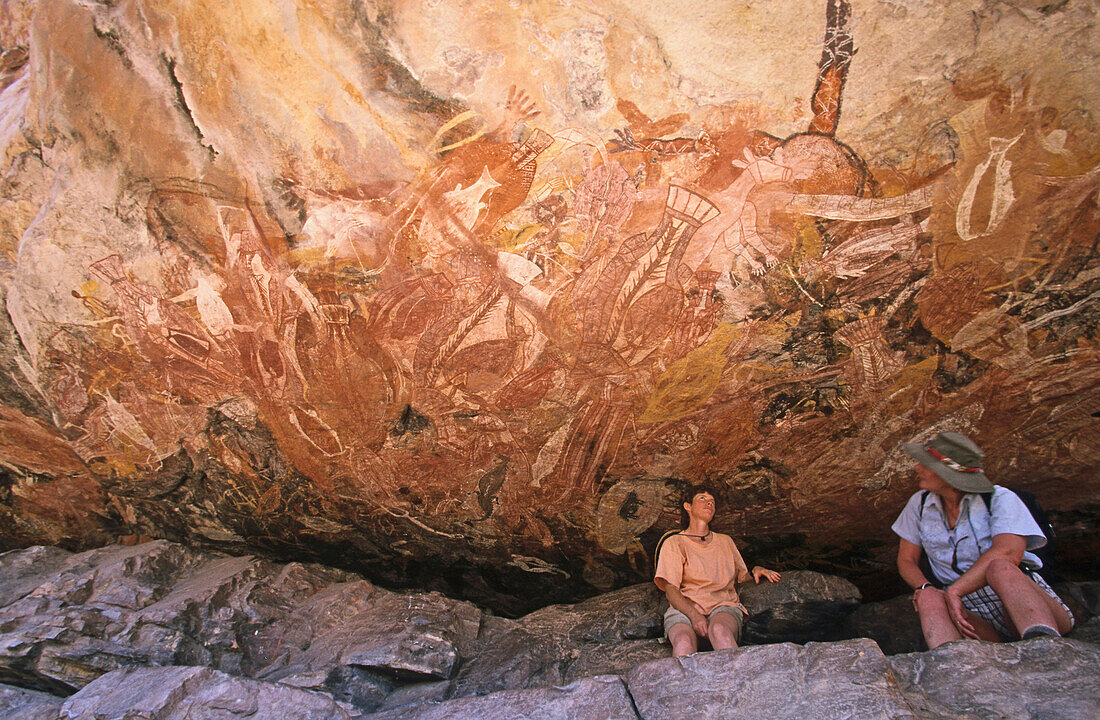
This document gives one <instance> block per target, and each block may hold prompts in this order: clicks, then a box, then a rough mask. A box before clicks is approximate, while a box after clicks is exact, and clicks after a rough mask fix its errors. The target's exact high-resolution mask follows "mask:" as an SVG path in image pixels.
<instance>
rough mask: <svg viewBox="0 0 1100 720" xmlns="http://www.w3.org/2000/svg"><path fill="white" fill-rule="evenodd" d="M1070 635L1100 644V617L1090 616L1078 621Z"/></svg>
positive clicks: (1076, 638)
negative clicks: (1083, 620)
mask: <svg viewBox="0 0 1100 720" xmlns="http://www.w3.org/2000/svg"><path fill="white" fill-rule="evenodd" d="M1068 637H1070V638H1072V639H1074V640H1080V641H1081V642H1088V643H1094V644H1098V645H1100V617H1094V618H1089V619H1088V620H1086V621H1085V622H1080V621H1078V622H1077V625H1075V626H1074V628H1073V630H1072V631H1071V632H1070V634H1069V636H1068Z"/></svg>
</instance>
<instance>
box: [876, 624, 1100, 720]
mask: <svg viewBox="0 0 1100 720" xmlns="http://www.w3.org/2000/svg"><path fill="white" fill-rule="evenodd" d="M890 665H891V666H892V667H893V668H894V674H895V675H896V676H897V678H898V681H899V683H900V687H901V690H902V692H903V693H904V694H905V697H906V698H907V699H908V700H909V703H910V705H911V706H912V707H913V709H914V710H916V711H917V712H918V713H920V715H921V717H924V718H928V720H988V719H989V718H997V720H1054V719H1057V720H1094V719H1095V718H1096V717H1097V712H1098V709H1100V671H1098V668H1100V647H1098V646H1096V645H1091V644H1088V643H1083V642H1078V641H1076V640H1067V639H1065V638H1037V639H1034V640H1022V641H1020V642H1014V643H986V642H980V641H977V640H957V641H955V642H950V643H947V644H946V645H941V646H940V647H938V648H936V649H935V650H931V651H929V652H923V653H912V654H908V655H895V656H894V657H892V658H890Z"/></svg>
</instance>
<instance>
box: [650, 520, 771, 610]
mask: <svg viewBox="0 0 1100 720" xmlns="http://www.w3.org/2000/svg"><path fill="white" fill-rule="evenodd" d="M750 577H751V575H750V574H749V568H748V566H746V565H745V561H744V560H743V559H742V558H741V553H740V552H738V551H737V546H736V545H735V544H734V543H733V538H731V537H730V536H729V535H723V534H722V533H714V537H712V538H711V539H710V542H708V543H706V544H705V545H704V544H702V543H699V542H696V541H694V540H691V539H689V538H686V537H684V536H683V535H673V536H671V537H670V538H669V539H668V540H665V543H664V545H662V546H661V556H660V557H659V558H657V574H656V576H655V578H654V579H655V580H656V579H657V578H660V579H662V580H664V581H665V582H667V583H668V584H669V585H672V586H674V587H678V588H680V592H681V593H682V594H683V596H684V597H686V598H687V599H688V600H691V601H692V602H694V603H695V604H696V605H698V606H699V609H700V611H702V613H703V614H704V615H709V614H710V612H711V611H712V610H714V608H716V607H719V606H721V605H732V606H740V604H741V601H740V598H738V596H737V588H736V585H737V583H739V582H744V581H745V580H748V579H749V578H750Z"/></svg>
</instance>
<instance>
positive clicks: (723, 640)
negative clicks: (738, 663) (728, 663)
mask: <svg viewBox="0 0 1100 720" xmlns="http://www.w3.org/2000/svg"><path fill="white" fill-rule="evenodd" d="M707 639H709V640H710V642H711V644H712V645H736V644H737V633H735V632H734V631H733V630H732V629H731V628H730V627H729V626H727V625H726V624H725V623H719V622H713V623H711V624H710V628H709V629H708V631H707Z"/></svg>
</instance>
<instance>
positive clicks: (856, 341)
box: [0, 0, 1100, 677]
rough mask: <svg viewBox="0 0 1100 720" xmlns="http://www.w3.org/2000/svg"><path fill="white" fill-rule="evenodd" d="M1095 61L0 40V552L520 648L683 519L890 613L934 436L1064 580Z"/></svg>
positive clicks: (294, 19) (1098, 462)
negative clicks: (547, 618)
mask: <svg viewBox="0 0 1100 720" xmlns="http://www.w3.org/2000/svg"><path fill="white" fill-rule="evenodd" d="M1097 48H1100V21H1098V19H1097V16H1096V13H1095V9H1094V7H1093V6H1092V5H1091V4H1090V3H1087V2H1076V1H1072V0H1071V1H1070V2H1053V3H1048V2H1043V3H1040V2H1031V1H1021V2H1013V3H1009V4H1007V5H1006V4H1004V3H1000V4H993V5H990V4H989V3H983V2H979V1H978V0H950V1H947V2H936V3H923V4H918V5H914V4H912V3H903V4H899V3H853V2H850V0H798V1H797V2H787V3H765V2H748V3H742V4H740V5H738V6H737V7H736V8H730V7H727V6H726V5H723V4H715V5H706V4H704V5H702V6H700V5H699V4H698V3H684V2H671V3H670V2H635V3H627V4H623V3H607V2H596V1H593V2H585V3H574V4H571V5H569V6H568V7H560V4H558V3H515V2H507V1H506V0H484V1H481V2H467V1H466V0H423V1H421V0H417V1H414V2H394V1H393V0H376V1H371V2H363V1H360V0H331V1H329V2H325V3H321V4H317V3H314V2H308V1H307V0H249V2H236V3H229V4H217V3H193V2H189V1H187V0H169V1H161V0H158V1H157V2H152V1H151V0H118V1H117V2H110V3H88V2H82V1H79V0H17V1H15V2H6V3H4V4H3V6H2V8H0V252H2V257H0V300H2V302H3V309H4V312H2V313H0V547H3V548H5V549H8V548H14V547H25V546H29V545H33V544H48V545H61V546H64V547H67V548H69V549H73V550H82V549H86V548H89V547H93V546H97V545H100V544H103V543H105V542H108V541H112V540H115V539H118V538H120V537H125V536H149V537H159V538H166V539H170V540H174V541H180V542H183V543H185V544H187V545H189V546H192V547H198V546H203V547H205V548H207V549H215V550H219V551H222V552H228V553H231V554H236V555H244V554H252V555H254V556H256V557H265V558H267V559H268V560H271V559H277V558H287V557H294V558H297V559H299V560H324V561H326V562H327V563H328V564H332V565H340V566H342V567H345V568H348V569H353V570H356V571H359V572H362V573H364V574H365V575H366V576H367V577H369V578H370V579H371V581H372V582H377V583H380V584H389V585H393V586H398V585H399V586H402V587H421V588H428V589H433V590H437V591H441V592H445V593H446V594H448V595H449V596H451V597H462V598H465V599H469V600H474V601H478V602H480V603H482V604H483V605H488V606H491V607H493V608H495V609H496V610H498V611H499V612H500V613H502V614H507V615H511V616H519V615H522V614H525V613H528V612H530V611H531V610H534V609H536V608H537V607H541V606H544V605H547V604H551V603H565V602H575V601H577V600H580V599H583V598H585V597H590V596H592V595H594V594H596V593H598V592H603V591H607V590H611V589H614V588H619V587H624V586H627V585H630V584H633V583H638V582H642V581H644V580H647V579H648V576H649V569H650V567H651V561H652V558H651V557H650V554H651V552H652V548H653V545H654V543H655V541H656V539H657V538H658V537H659V536H660V534H661V533H662V532H663V531H664V530H666V529H669V528H671V527H674V526H675V525H676V523H677V515H678V511H679V505H678V498H677V495H678V493H679V492H680V491H681V490H682V489H684V488H685V487H686V486H688V485H689V484H690V483H693V482H698V481H707V482H710V483H711V484H712V485H713V486H714V493H715V494H716V496H717V498H718V501H719V505H720V508H719V515H718V518H717V521H716V523H715V528H716V529H717V530H721V531H725V532H728V533H730V534H731V535H733V536H734V537H736V538H738V541H739V542H740V543H742V545H743V546H744V547H745V548H749V549H752V550H753V551H754V552H756V555H757V556H754V557H753V558H751V560H752V561H754V562H762V563H764V564H768V565H772V566H776V567H778V568H779V569H781V570H785V569H796V568H798V569H804V568H812V569H824V568H844V569H845V570H844V572H845V574H847V575H849V576H850V578H849V579H854V580H858V581H859V583H860V584H861V586H862V587H863V588H864V589H865V590H867V589H869V588H872V589H874V588H881V594H882V596H883V597H885V596H888V595H890V594H891V593H892V590H893V589H892V588H889V587H887V586H886V584H885V583H884V582H882V580H883V578H884V576H885V575H887V574H889V575H892V573H891V572H889V570H887V571H884V570H883V569H882V568H883V567H884V564H883V561H884V560H888V559H889V557H890V555H891V553H892V550H893V547H894V543H895V540H894V538H892V537H891V535H890V533H889V530H888V528H889V524H890V520H891V519H892V518H893V517H894V516H895V515H896V513H897V512H898V510H899V509H900V508H901V506H902V504H903V502H904V501H905V499H906V498H907V496H908V495H909V494H910V493H911V492H913V490H914V489H915V488H914V485H913V482H912V481H911V479H910V477H909V476H910V474H911V465H912V464H911V462H910V461H909V460H907V458H906V456H905V455H904V454H903V453H902V452H901V451H900V450H899V448H898V444H899V442H901V441H905V440H910V439H912V438H914V437H916V438H921V439H924V438H928V437H930V436H932V435H933V434H934V433H935V432H937V431H940V430H958V431H962V432H965V433H967V434H969V435H971V436H972V437H973V438H974V439H975V440H976V441H977V442H978V443H979V444H980V445H982V446H983V447H985V448H986V449H988V450H989V451H990V452H989V455H988V458H987V469H988V472H989V474H990V475H991V477H993V478H994V479H995V480H998V481H1002V482H1005V483H1007V484H1011V485H1014V486H1017V487H1021V488H1024V489H1029V490H1032V491H1034V492H1035V493H1036V494H1037V495H1038V496H1039V497H1040V499H1041V500H1042V501H1043V502H1044V504H1045V505H1046V506H1047V507H1048V508H1049V509H1051V510H1052V511H1053V516H1054V520H1055V525H1056V526H1058V527H1059V529H1060V530H1062V533H1061V536H1062V538H1063V540H1064V542H1063V544H1062V548H1063V549H1064V553H1065V560H1066V562H1067V563H1068V564H1069V567H1077V568H1078V569H1081V568H1084V567H1093V568H1094V567H1095V563H1096V560H1095V558H1096V557H1100V546H1098V545H1097V543H1098V541H1097V540H1096V538H1097V537H1100V533H1097V532H1096V529H1097V522H1096V516H1095V507H1096V504H1097V502H1098V498H1100V486H1098V485H1097V483H1096V480H1095V473H1094V469H1095V468H1096V467H1098V466H1100V440H1098V438H1100V433H1097V431H1096V427H1097V418H1096V413H1097V412H1098V410H1100V409H1098V408H1097V407H1096V405H1095V402H1094V401H1093V400H1092V398H1095V397H1096V395H1097V391H1098V389H1100V362H1098V352H1100V351H1098V346H1097V342H1098V339H1097V327H1098V325H1100V323H1098V322H1097V320H1098V312H1100V311H1098V308H1100V302H1098V298H1100V295H1098V293H1100V274H1098V267H1100V260H1098V256H1097V251H1096V240H1095V239H1096V235H1097V200H1096V198H1097V190H1098V187H1100V179H1098V178H1100V175H1098V174H1097V171H1096V170H1097V158H1098V157H1100V154H1098V148H1100V134H1098V132H1097V129H1096V122H1095V119H1096V116H1097V115H1098V113H1100V95H1098V94H1097V92H1096V88H1097V87H1100V63H1097V62H1096V60H1097ZM886 567H888V564H887V565H886ZM209 571H210V572H222V573H224V582H225V583H227V587H232V586H234V584H235V583H241V582H244V583H247V577H248V574H249V572H250V570H249V568H248V567H236V566H234V567H229V566H226V567H221V568H215V567H211V568H210V569H209ZM834 574H835V573H834ZM135 591H136V590H135ZM172 602H176V601H175V600H173V601H172ZM165 612H172V610H171V608H168V609H166V610H165ZM433 617H434V616H433ZM431 622H435V620H434V619H433V620H432V621H431ZM165 627H167V625H166V626H165ZM440 642H444V643H445V644H446V643H451V642H452V640H451V639H446V640H441V641H440ZM454 642H457V641H454ZM215 647H217V648H220V646H218V645H217V644H216V643H215ZM120 652H121V651H120ZM173 652H175V651H173ZM178 652H185V650H184V649H183V648H179V649H178ZM187 652H191V651H190V650H187ZM195 652H198V651H197V650H196V651H195ZM208 652H209V651H208ZM213 652H214V654H215V655H218V656H219V657H223V656H224V657H229V656H232V655H233V653H232V652H229V654H228V655H225V653H226V652H228V651H226V650H224V649H217V650H215V651H213ZM348 652H349V653H350V654H356V655H357V656H361V659H363V661H364V662H365V663H367V665H364V666H363V667H367V666H369V665H370V663H374V662H389V660H387V659H386V653H387V652H389V651H388V650H385V649H381V648H369V649H368V648H360V649H359V650H354V651H353V650H351V649H348ZM349 657H350V655H349ZM227 662H229V661H228V660H227ZM302 662H303V663H304V665H303V667H304V666H307V665H309V662H308V661H307V660H305V659H302ZM408 672H410V673H413V674H417V675H424V676H430V677H435V676H437V675H438V674H440V673H443V672H445V668H444V667H426V666H420V665H417V666H416V667H413V668H410V669H408Z"/></svg>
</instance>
